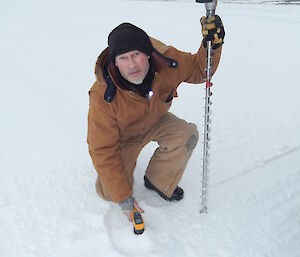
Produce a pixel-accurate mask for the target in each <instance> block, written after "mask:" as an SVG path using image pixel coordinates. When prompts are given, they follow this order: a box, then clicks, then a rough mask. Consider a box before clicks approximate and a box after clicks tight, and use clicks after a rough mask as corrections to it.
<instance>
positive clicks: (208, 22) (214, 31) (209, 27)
mask: <svg viewBox="0 0 300 257" xmlns="http://www.w3.org/2000/svg"><path fill="white" fill-rule="evenodd" d="M200 22H201V25H202V35H203V45H204V47H205V48H207V42H208V41H211V44H212V48H213V49H217V48H219V47H220V46H221V45H223V43H224V37H225V30H224V27H223V23H222V20H221V18H220V16H218V15H215V16H212V17H210V18H208V19H207V18H206V17H205V16H203V17H202V18H201V20H200Z"/></svg>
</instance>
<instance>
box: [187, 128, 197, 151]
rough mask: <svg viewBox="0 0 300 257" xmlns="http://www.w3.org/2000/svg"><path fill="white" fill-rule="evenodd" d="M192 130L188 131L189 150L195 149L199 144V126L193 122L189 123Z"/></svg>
mask: <svg viewBox="0 0 300 257" xmlns="http://www.w3.org/2000/svg"><path fill="white" fill-rule="evenodd" d="M189 127H190V132H189V133H188V138H187V141H186V148H187V150H188V151H192V150H194V148H195V147H196V145H197V142H198V138H199V133H198V129H197V126H196V125H195V124H193V123H189Z"/></svg>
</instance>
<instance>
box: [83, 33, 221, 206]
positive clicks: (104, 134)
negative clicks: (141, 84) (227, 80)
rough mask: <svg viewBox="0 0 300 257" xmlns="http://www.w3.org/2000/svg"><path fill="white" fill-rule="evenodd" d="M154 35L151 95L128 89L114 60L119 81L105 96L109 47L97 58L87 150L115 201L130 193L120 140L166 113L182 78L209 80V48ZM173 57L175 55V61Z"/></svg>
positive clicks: (111, 70)
mask: <svg viewBox="0 0 300 257" xmlns="http://www.w3.org/2000/svg"><path fill="white" fill-rule="evenodd" d="M151 40H152V44H153V46H154V48H155V49H156V50H157V51H158V52H159V53H160V54H158V53H157V52H153V54H152V60H153V64H154V67H155V71H156V73H155V77H154V80H153V83H152V91H153V96H152V97H151V98H150V100H147V99H145V98H143V97H141V96H139V95H137V94H135V93H133V92H130V91H128V90H125V89H124V88H123V87H122V85H120V84H119V81H118V80H117V77H116V76H115V69H116V67H115V66H114V65H113V64H111V65H110V67H109V69H108V70H109V74H110V77H111V79H112V81H113V82H114V84H115V85H116V95H115V97H114V99H113V100H112V101H111V102H110V103H108V102H107V101H105V100H104V94H105V92H106V88H107V84H106V80H105V79H104V78H103V73H102V69H103V67H104V64H105V62H106V60H107V54H108V49H107V48H106V49H105V50H104V51H103V52H102V53H101V55H100V56H99V57H98V60H97V63H96V68H95V73H96V82H95V83H94V85H93V86H92V88H91V89H90V91H89V95H90V106H89V115H88V138H87V140H88V145H89V152H90V155H91V158H92V160H93V164H94V167H95V169H96V170H97V172H98V175H99V178H100V180H101V183H102V184H104V185H105V187H106V188H108V190H109V195H110V196H111V198H112V200H113V201H115V202H120V201H122V200H124V199H126V198H127V197H129V196H131V194H132V187H131V186H130V185H129V184H128V180H127V178H126V173H125V170H124V165H123V163H122V159H121V154H120V143H121V142H124V141H126V139H128V138H130V137H132V136H135V135H139V134H143V133H145V132H146V131H147V130H148V129H149V128H151V127H152V126H153V125H154V124H155V123H156V122H157V121H158V120H159V119H160V118H161V117H162V116H163V115H164V114H166V113H167V112H168V110H169V108H170V106H171V103H172V101H170V99H171V98H172V97H173V96H174V97H177V93H176V89H177V87H178V86H179V85H180V83H181V82H189V83H194V84H198V83H203V82H204V80H205V68H206V50H205V48H204V47H203V44H201V46H200V48H199V50H198V52H197V53H196V54H190V53H186V52H181V51H179V50H177V49H175V48H174V47H172V46H166V45H164V44H163V43H161V42H160V41H158V40H155V39H152V38H151ZM221 48H222V47H220V48H219V49H217V50H214V52H213V64H214V66H213V73H214V72H215V70H216V68H217V66H218V64H219V60H220V55H221ZM162 55H163V56H162ZM164 57H167V58H170V59H167V60H169V62H167V61H166V58H164ZM172 60H176V63H177V65H174V62H172ZM172 65H173V66H176V67H172Z"/></svg>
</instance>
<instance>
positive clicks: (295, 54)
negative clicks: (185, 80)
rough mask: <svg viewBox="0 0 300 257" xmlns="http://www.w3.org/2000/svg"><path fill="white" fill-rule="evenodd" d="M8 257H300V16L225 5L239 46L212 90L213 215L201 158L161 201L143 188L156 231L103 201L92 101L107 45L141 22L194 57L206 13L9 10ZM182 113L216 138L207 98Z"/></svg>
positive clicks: (0, 12)
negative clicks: (116, 32)
mask: <svg viewBox="0 0 300 257" xmlns="http://www.w3.org/2000/svg"><path fill="white" fill-rule="evenodd" d="M0 7H1V8H0V42H1V43H0V44H1V48H0V56H1V59H0V83H1V94H0V112H1V123H2V124H1V128H0V135H1V141H0V152H1V155H0V172H1V179H0V224H1V229H0V256H1V257H41V256H43V257H44V256H47V257H54V256H55V257H66V256H72V257H77V256H78V257H81V256H90V257H93V256H97V257H99V256H103V257H104V256H105V257H107V256H130V257H133V256H144V257H148V256H149V257H150V256H161V257H166V256H170V257H171V256H172V257H173V256H175V257H177V256H178V257H181V256H197V257H202V256H203V257H204V256H205V257H208V256H210V257H236V256H239V257H252V256H253V257H260V256H261V257H262V256H264V257H299V256H300V215H299V213H300V165H299V164H300V160H299V159H300V133H299V127H300V114H299V113H300V101H299V98H300V85H299V79H298V76H299V64H298V62H299V59H300V53H299V40H300V36H299V28H300V16H299V13H300V9H299V7H298V6H271V5H237V4H225V3H222V2H221V3H220V4H219V6H218V8H217V13H218V14H219V15H220V16H221V17H222V18H223V21H224V25H225V28H226V38H225V42H226V43H225V44H224V48H223V55H222V60H221V63H220V66H219V69H218V71H217V73H216V75H215V76H214V78H213V82H214V87H213V88H212V91H213V97H212V101H213V105H212V111H213V114H212V120H213V122H212V133H211V138H212V141H211V151H210V180H209V186H210V187H209V205H208V207H209V212H208V214H207V215H205V214H200V213H199V209H200V185H201V157H202V152H201V150H202V145H201V142H199V144H198V146H197V148H196V149H195V152H194V154H193V156H192V158H191V160H190V162H189V164H188V167H187V169H186V172H185V174H184V176H183V179H182V181H181V183H180V185H181V186H182V187H183V188H184V189H185V198H184V200H182V201H181V202H178V203H169V202H164V201H163V200H161V199H160V198H159V197H158V196H157V195H156V194H154V193H153V192H149V191H147V190H146V189H145V188H144V186H143V184H142V177H143V174H144V171H145V168H146V166H147V162H148V160H149V159H150V156H151V154H152V152H153V150H154V149H155V147H156V145H155V144H154V143H153V144H149V145H148V146H147V147H146V148H145V149H144V150H143V152H142V153H141V155H140V157H139V159H138V164H137V168H136V173H135V178H136V183H135V187H134V196H135V197H136V199H137V200H138V201H139V203H140V205H141V206H142V207H143V208H144V209H145V214H144V219H145V226H146V231H145V232H144V234H143V235H141V236H136V235H134V234H133V233H132V225H131V224H130V223H128V222H127V220H126V218H125V216H123V215H122V213H121V211H120V209H119V207H118V206H117V205H115V204H113V203H109V202H105V201H103V200H100V199H99V198H98V197H97V195H96V193H95V190H94V182H95V178H96V172H95V171H94V169H93V166H92V162H91V160H90V157H89V155H88V149H87V144H86V133H87V112H88V94H87V92H88V90H89V88H90V86H91V85H92V83H93V82H94V79H95V78H94V74H93V70H94V64H95V61H96V58H97V56H98V54H99V53H100V52H101V50H102V49H103V48H104V47H106V44H107V34H108V33H109V32H110V31H111V30H112V29H113V28H114V27H115V26H116V25H118V24H119V23H121V22H123V21H129V22H133V23H135V24H137V25H138V26H141V27H142V28H144V29H145V30H146V31H147V32H148V33H149V34H150V35H152V36H154V37H157V38H159V39H160V40H162V41H164V42H166V43H167V44H171V45H174V46H176V47H177V48H178V49H181V50H185V51H190V52H195V51H196V50H197V48H198V46H199V43H200V40H201V33H200V24H199V17H200V16H202V15H203V14H204V13H205V10H204V7H203V6H201V5H199V4H198V5H197V4H196V3H192V2H166V1H165V2H156V1H153V2H147V1H136V2H135V1H100V0H97V1H96V0H91V1H79V0H72V1H70V0H66V1H58V0H53V1H37V0H28V1H2V2H1V3H0ZM178 93H179V98H178V99H176V100H174V103H173V106H172V112H174V113H175V114H176V115H178V116H180V117H182V118H184V119H186V120H188V121H190V122H194V123H196V124H197V126H198V128H199V130H200V131H202V125H203V118H202V116H203V106H204V101H203V97H204V90H203V86H197V85H187V84H183V85H182V86H181V87H180V89H179V92H178Z"/></svg>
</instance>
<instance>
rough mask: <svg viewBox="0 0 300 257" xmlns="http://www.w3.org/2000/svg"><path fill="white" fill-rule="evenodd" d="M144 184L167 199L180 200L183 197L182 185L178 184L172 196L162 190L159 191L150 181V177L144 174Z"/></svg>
mask: <svg viewBox="0 0 300 257" xmlns="http://www.w3.org/2000/svg"><path fill="white" fill-rule="evenodd" d="M144 181H145V182H144V185H145V187H146V188H148V189H150V190H153V191H155V192H157V193H158V194H159V195H160V196H161V197H162V198H163V199H165V200H166V201H180V200H181V199H182V198H183V194H184V191H183V189H182V188H181V187H179V186H177V187H176V188H175V190H174V192H173V194H172V196H171V197H167V196H166V195H165V194H163V193H162V192H161V191H159V190H158V189H157V188H156V187H155V186H154V185H153V184H152V183H151V182H150V181H149V179H148V178H147V177H146V176H144Z"/></svg>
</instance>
